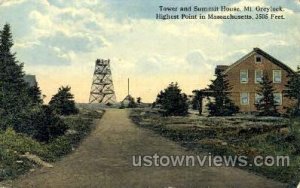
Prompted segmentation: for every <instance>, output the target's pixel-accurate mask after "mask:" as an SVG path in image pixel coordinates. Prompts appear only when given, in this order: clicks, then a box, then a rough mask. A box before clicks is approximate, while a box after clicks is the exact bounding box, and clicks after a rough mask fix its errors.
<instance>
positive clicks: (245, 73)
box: [240, 70, 248, 83]
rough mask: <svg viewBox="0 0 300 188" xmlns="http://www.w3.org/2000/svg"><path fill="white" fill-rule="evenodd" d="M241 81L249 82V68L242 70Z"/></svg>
mask: <svg viewBox="0 0 300 188" xmlns="http://www.w3.org/2000/svg"><path fill="white" fill-rule="evenodd" d="M240 81H241V83H248V70H241V71H240Z"/></svg>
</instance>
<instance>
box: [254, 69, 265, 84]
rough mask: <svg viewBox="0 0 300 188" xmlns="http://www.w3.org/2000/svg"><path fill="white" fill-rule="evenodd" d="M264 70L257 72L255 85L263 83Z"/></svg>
mask: <svg viewBox="0 0 300 188" xmlns="http://www.w3.org/2000/svg"><path fill="white" fill-rule="evenodd" d="M262 77H263V70H255V83H260V82H262Z"/></svg>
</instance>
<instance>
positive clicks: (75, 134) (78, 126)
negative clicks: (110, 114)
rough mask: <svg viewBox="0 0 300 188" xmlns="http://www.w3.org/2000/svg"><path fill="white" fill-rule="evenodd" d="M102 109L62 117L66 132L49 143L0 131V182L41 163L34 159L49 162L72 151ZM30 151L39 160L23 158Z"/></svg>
mask: <svg viewBox="0 0 300 188" xmlns="http://www.w3.org/2000/svg"><path fill="white" fill-rule="evenodd" d="M103 113H104V111H88V110H81V111H80V113H79V114H78V115H72V116H67V117H62V119H63V120H64V122H65V123H66V124H67V125H68V130H67V132H66V133H65V135H63V136H60V137H58V138H56V139H53V140H51V141H50V142H49V143H41V142H38V141H36V140H34V139H32V138H30V137H28V136H26V135H24V134H18V133H16V132H15V131H14V130H12V129H8V130H6V131H5V132H0V181H4V180H9V179H13V178H15V177H17V176H19V175H21V174H24V173H25V172H27V171H29V170H34V169H35V168H36V167H39V166H41V165H42V163H39V162H37V161H43V162H46V163H52V162H54V161H56V160H59V159H60V158H61V157H62V156H64V155H66V154H69V153H70V152H72V151H73V150H74V149H75V148H76V147H77V146H78V145H79V143H80V141H81V140H82V139H83V138H84V137H85V136H86V135H88V134H89V133H90V132H91V131H92V130H93V128H94V126H95V122H94V121H95V120H96V119H99V118H101V116H102V115H103ZM25 154H29V155H32V156H34V157H35V158H37V159H38V160H30V159H29V158H26V157H24V155H25Z"/></svg>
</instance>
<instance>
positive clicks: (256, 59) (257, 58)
mask: <svg viewBox="0 0 300 188" xmlns="http://www.w3.org/2000/svg"><path fill="white" fill-rule="evenodd" d="M261 62H262V56H260V55H256V56H255V63H261Z"/></svg>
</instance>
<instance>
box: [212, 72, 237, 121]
mask: <svg viewBox="0 0 300 188" xmlns="http://www.w3.org/2000/svg"><path fill="white" fill-rule="evenodd" d="M215 76H216V79H215V80H211V82H212V83H211V84H210V85H209V90H211V91H212V97H213V98H214V101H211V100H210V101H209V103H208V104H207V106H208V111H209V114H210V115H212V116H231V115H233V114H235V113H237V112H238V111H239V108H238V107H237V106H236V105H235V104H234V103H233V102H232V100H231V99H230V90H231V86H230V85H229V81H228V80H227V79H226V77H227V75H225V74H223V73H222V71H221V70H217V71H216V74H215Z"/></svg>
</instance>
